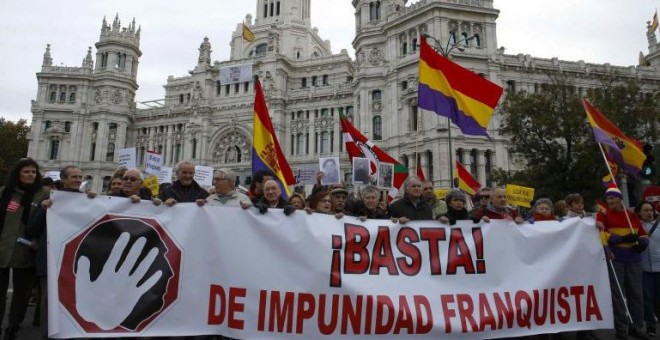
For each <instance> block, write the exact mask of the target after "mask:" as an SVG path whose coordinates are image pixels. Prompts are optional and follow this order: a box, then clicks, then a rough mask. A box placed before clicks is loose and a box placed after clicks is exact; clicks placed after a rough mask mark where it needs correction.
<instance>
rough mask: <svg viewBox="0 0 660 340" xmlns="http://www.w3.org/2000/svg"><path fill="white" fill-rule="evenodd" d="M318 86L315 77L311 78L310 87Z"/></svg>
mask: <svg viewBox="0 0 660 340" xmlns="http://www.w3.org/2000/svg"><path fill="white" fill-rule="evenodd" d="M318 85H319V84H318V81H317V78H316V76H312V86H318Z"/></svg>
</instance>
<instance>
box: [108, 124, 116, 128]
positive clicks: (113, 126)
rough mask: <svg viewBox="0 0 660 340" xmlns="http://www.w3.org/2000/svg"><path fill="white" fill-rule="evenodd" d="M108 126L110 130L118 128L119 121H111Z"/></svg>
mask: <svg viewBox="0 0 660 340" xmlns="http://www.w3.org/2000/svg"><path fill="white" fill-rule="evenodd" d="M108 128H109V129H110V130H117V123H110V124H109V125H108Z"/></svg>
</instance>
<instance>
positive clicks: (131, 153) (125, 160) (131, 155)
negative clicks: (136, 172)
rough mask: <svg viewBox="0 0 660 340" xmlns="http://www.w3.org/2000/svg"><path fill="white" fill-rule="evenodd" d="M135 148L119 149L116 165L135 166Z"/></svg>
mask: <svg viewBox="0 0 660 340" xmlns="http://www.w3.org/2000/svg"><path fill="white" fill-rule="evenodd" d="M135 159H136V157H135V148H126V149H119V161H118V162H117V165H118V166H123V167H125V168H126V169H133V168H136V165H135Z"/></svg>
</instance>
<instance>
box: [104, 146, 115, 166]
mask: <svg viewBox="0 0 660 340" xmlns="http://www.w3.org/2000/svg"><path fill="white" fill-rule="evenodd" d="M114 160H115V143H108V152H107V153H106V154H105V161H106V162H113V161H114Z"/></svg>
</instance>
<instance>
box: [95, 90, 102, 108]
mask: <svg viewBox="0 0 660 340" xmlns="http://www.w3.org/2000/svg"><path fill="white" fill-rule="evenodd" d="M94 101H95V102H96V104H101V101H103V94H102V93H101V90H100V89H96V91H94Z"/></svg>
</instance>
